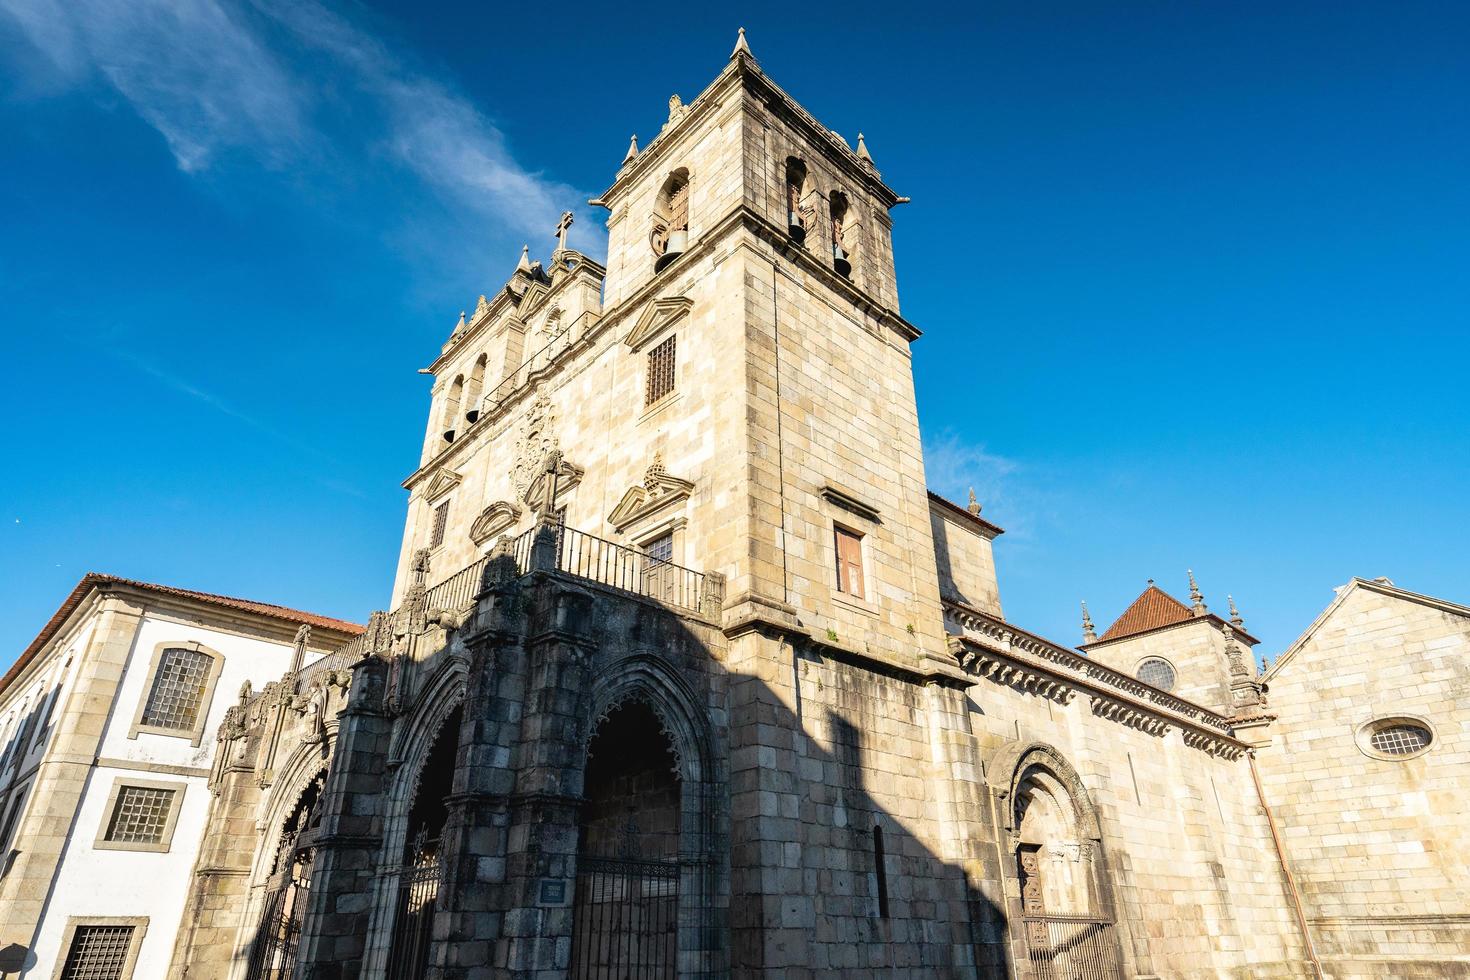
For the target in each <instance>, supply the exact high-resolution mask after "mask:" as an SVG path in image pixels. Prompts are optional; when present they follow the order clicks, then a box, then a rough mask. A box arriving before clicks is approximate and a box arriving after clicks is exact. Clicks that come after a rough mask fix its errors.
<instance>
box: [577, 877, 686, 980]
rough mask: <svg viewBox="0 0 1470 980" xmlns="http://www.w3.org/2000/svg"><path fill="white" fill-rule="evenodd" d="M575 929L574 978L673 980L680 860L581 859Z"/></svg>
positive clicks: (676, 962)
mask: <svg viewBox="0 0 1470 980" xmlns="http://www.w3.org/2000/svg"><path fill="white" fill-rule="evenodd" d="M572 928H573V933H572V935H573V937H574V939H573V945H572V970H571V977H572V980H673V978H674V977H675V975H676V971H677V969H678V951H679V863H678V862H676V861H636V860H631V859H626V858H598V857H582V858H579V859H578V862H577V892H576V899H575V902H574V905H573V927H572Z"/></svg>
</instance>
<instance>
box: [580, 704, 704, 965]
mask: <svg viewBox="0 0 1470 980" xmlns="http://www.w3.org/2000/svg"><path fill="white" fill-rule="evenodd" d="M583 799H584V801H585V802H584V803H583V805H582V814H581V825H580V829H579V834H580V837H579V841H578V847H577V882H576V894H575V899H574V902H573V927H572V928H573V933H572V968H571V977H572V978H573V980H673V978H674V977H675V976H676V971H677V967H678V948H679V907H680V884H681V876H682V872H683V868H682V864H681V860H680V855H681V843H683V842H682V841H681V833H680V830H681V825H682V823H683V807H684V803H683V800H684V793H683V786H682V780H681V779H680V776H679V774H678V760H677V757H676V756H675V753H674V750H673V746H672V745H671V744H670V742H669V738H668V736H667V735H665V734H664V732H663V726H662V725H661V724H660V722H659V718H658V716H657V715H656V714H655V713H654V711H653V709H652V708H650V707H649V706H648V705H647V704H645V703H644V702H642V701H630V702H627V703H625V704H624V705H622V706H620V707H618V708H616V709H614V710H613V711H612V712H611V713H610V714H609V715H608V716H607V718H606V719H604V720H603V722H602V724H601V725H600V726H599V727H598V729H597V732H596V734H595V735H594V736H593V738H592V741H591V743H590V745H589V747H588V759H587V769H586V775H585V778H584V781H583Z"/></svg>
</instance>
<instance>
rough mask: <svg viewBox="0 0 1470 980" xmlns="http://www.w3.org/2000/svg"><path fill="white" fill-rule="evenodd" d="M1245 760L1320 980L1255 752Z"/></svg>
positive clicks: (1318, 964) (1319, 965)
mask: <svg viewBox="0 0 1470 980" xmlns="http://www.w3.org/2000/svg"><path fill="white" fill-rule="evenodd" d="M1246 758H1247V759H1249V760H1250V766H1251V779H1252V780H1253V781H1254V782H1255V784H1256V799H1258V800H1260V801H1261V812H1262V813H1264V814H1265V815H1266V825H1267V826H1268V827H1270V828H1271V840H1272V842H1273V843H1275V845H1276V860H1277V861H1279V862H1280V863H1281V874H1282V876H1283V877H1285V878H1286V890H1287V892H1288V893H1289V894H1290V895H1291V905H1292V908H1293V909H1294V910H1295V911H1296V922H1297V925H1299V926H1300V927H1301V930H1302V940H1303V941H1304V942H1306V944H1307V960H1308V961H1309V962H1310V963H1311V964H1312V974H1313V976H1315V977H1317V980H1322V977H1323V974H1322V961H1321V960H1319V959H1317V947H1316V946H1315V945H1314V944H1313V943H1312V931H1311V930H1310V929H1308V928H1307V916H1306V913H1305V912H1303V911H1302V895H1301V892H1299V891H1297V887H1296V879H1295V878H1294V877H1292V874H1291V868H1290V867H1289V866H1288V865H1287V863H1286V848H1285V847H1283V846H1282V844H1281V834H1280V832H1278V831H1277V829H1276V816H1275V815H1274V814H1273V813H1272V812H1271V804H1269V803H1267V802H1266V790H1265V789H1264V788H1263V787H1262V786H1261V773H1260V770H1258V769H1257V768H1256V753H1255V750H1251V751H1248V752H1247V753H1246Z"/></svg>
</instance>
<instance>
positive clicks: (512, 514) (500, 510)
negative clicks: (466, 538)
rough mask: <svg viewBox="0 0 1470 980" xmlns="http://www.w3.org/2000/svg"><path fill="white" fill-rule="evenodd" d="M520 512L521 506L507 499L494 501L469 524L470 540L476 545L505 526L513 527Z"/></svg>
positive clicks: (518, 519)
mask: <svg viewBox="0 0 1470 980" xmlns="http://www.w3.org/2000/svg"><path fill="white" fill-rule="evenodd" d="M521 513H522V511H521V508H520V507H518V506H517V505H515V504H513V503H511V502H510V501H509V500H497V501H495V503H493V504H491V505H490V506H489V507H486V508H485V509H484V510H482V511H480V516H479V517H476V518H475V522H474V523H473V524H471V525H470V540H471V541H473V542H474V543H475V544H477V545H482V544H484V543H485V542H486V541H489V540H490V539H491V538H493V537H495V536H496V535H497V534H500V533H501V532H502V531H504V530H506V529H507V528H511V527H515V525H516V523H517V522H519V521H520V519H521Z"/></svg>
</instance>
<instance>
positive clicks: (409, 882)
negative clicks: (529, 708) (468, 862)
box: [388, 707, 464, 980]
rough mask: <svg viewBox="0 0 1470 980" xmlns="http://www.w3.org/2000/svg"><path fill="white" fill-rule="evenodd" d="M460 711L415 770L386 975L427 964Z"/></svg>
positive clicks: (399, 975)
mask: <svg viewBox="0 0 1470 980" xmlns="http://www.w3.org/2000/svg"><path fill="white" fill-rule="evenodd" d="M463 716H464V709H463V708H462V707H460V708H455V709H454V711H453V712H451V713H450V715H449V717H448V718H446V719H444V724H443V725H441V726H440V728H439V734H438V736H436V738H435V741H434V746H433V748H431V749H430V750H429V755H428V758H426V759H425V760H424V767H423V769H421V770H420V771H419V781H418V790H417V791H416V792H415V793H414V798H413V806H412V807H411V808H410V809H409V811H408V832H407V835H406V836H405V839H404V845H403V864H402V866H401V867H400V868H399V870H398V901H397V907H396V908H395V909H394V915H393V937H392V944H391V945H390V947H389V950H388V964H389V965H388V976H390V977H394V978H395V980H422V978H423V977H424V976H425V975H426V973H427V972H428V969H429V944H430V941H431V938H432V934H433V931H434V912H435V911H436V910H437V908H438V901H439V886H440V884H441V883H442V882H443V880H444V866H443V861H442V860H441V857H440V852H441V848H440V842H441V839H442V837H443V835H444V824H445V820H446V818H447V817H448V811H447V810H446V808H445V806H444V800H445V798H446V797H448V796H449V794H450V793H452V792H453V791H454V767H455V762H456V759H457V758H458V756H459V728H460V722H461V720H462V719H463Z"/></svg>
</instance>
